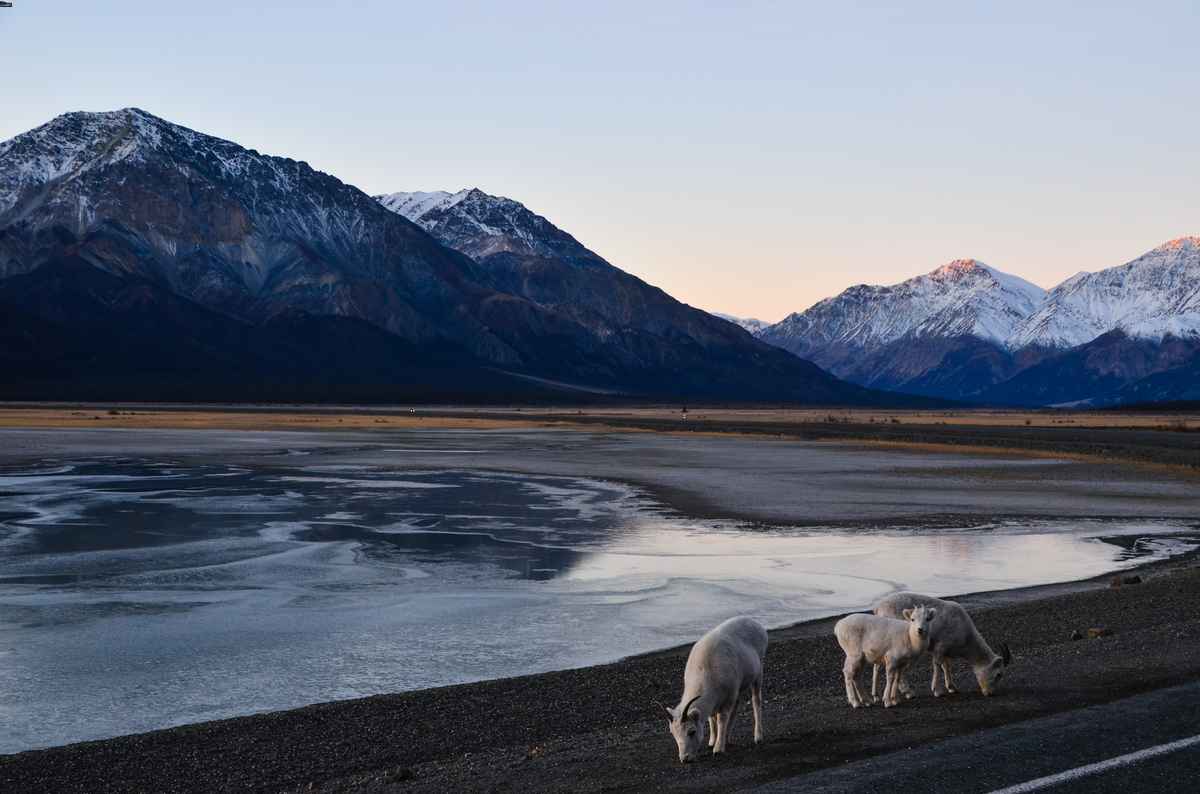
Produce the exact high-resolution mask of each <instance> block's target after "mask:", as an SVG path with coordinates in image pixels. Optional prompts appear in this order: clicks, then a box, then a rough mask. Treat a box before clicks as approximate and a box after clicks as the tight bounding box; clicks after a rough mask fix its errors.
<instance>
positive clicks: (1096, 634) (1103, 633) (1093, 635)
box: [1087, 626, 1113, 640]
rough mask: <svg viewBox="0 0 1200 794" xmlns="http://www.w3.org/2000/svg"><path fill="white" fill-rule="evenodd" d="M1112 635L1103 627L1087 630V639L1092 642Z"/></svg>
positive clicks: (1109, 630) (1110, 631)
mask: <svg viewBox="0 0 1200 794" xmlns="http://www.w3.org/2000/svg"><path fill="white" fill-rule="evenodd" d="M1112 633H1113V632H1112V629H1110V628H1105V627H1104V626H1093V627H1092V628H1090V629H1088V630H1087V634H1088V638H1089V639H1093V640H1095V639H1099V638H1100V637H1108V636H1111V635H1112Z"/></svg>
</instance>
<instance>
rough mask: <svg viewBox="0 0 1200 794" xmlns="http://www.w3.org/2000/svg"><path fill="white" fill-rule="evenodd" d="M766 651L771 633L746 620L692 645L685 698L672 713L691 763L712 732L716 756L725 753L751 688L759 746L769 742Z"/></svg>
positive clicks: (677, 737) (673, 727)
mask: <svg viewBox="0 0 1200 794" xmlns="http://www.w3.org/2000/svg"><path fill="white" fill-rule="evenodd" d="M766 652H767V630H766V629H764V628H763V627H762V625H761V624H759V623H758V621H755V620H752V619H751V618H746V617H738V618H730V619H729V620H727V621H725V622H724V623H722V624H721V625H719V626H717V627H716V628H715V629H713V630H712V631H710V632H708V633H707V634H705V635H704V636H703V637H701V638H700V641H699V642H697V643H696V644H695V645H693V646H692V652H691V653H690V654H688V660H687V666H686V667H685V668H684V671H683V696H682V697H681V698H680V699H679V705H677V706H676V707H675V708H667V709H666V711H667V714H669V715H670V718H671V720H670V729H671V735H672V736H674V737H675V743H676V745H678V747H679V760H680V761H682V762H685V763H686V762H688V761H692V760H694V759H695V758H696V757H697V756H699V754H700V747H701V744H702V743H703V742H704V740H705V733H706V731H707V733H708V746H709V747H711V748H713V752H714V753H723V752H725V747H726V744H727V743H728V741H729V733H730V731H732V730H733V721H734V718H735V717H737V710H738V705H739V704H740V702H741V698H742V696H743V695H744V694H745V693H746V691H747V690H749V692H750V698H751V703H752V704H753V707H754V743H755V744H758V743H759V742H761V741H762V740H763V707H762V677H763V656H764V655H766ZM664 708H666V707H664ZM685 709H686V713H684V711H685Z"/></svg>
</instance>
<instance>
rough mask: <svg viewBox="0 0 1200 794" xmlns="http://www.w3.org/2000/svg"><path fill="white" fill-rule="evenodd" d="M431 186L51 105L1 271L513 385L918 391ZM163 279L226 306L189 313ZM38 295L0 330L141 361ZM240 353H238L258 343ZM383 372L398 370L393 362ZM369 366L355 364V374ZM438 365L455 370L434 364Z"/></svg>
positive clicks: (738, 395)
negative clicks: (443, 356)
mask: <svg viewBox="0 0 1200 794" xmlns="http://www.w3.org/2000/svg"><path fill="white" fill-rule="evenodd" d="M430 199H436V200H433V201H432V203H433V204H438V203H439V201H440V203H441V205H442V206H438V207H434V206H430V207H425V208H424V209H423V211H422V213H421V217H420V220H421V221H422V224H421V225H418V224H416V223H413V222H411V221H410V220H408V219H407V218H405V217H403V215H401V214H398V213H396V212H393V211H391V210H389V209H388V208H387V207H385V206H383V205H382V204H381V203H380V202H379V201H376V200H375V199H373V198H371V197H370V196H368V195H367V194H365V193H364V192H362V191H361V190H359V189H358V188H356V187H354V186H353V185H349V184H346V183H344V182H342V181H341V180H339V179H337V178H336V177H334V176H331V175H329V174H324V173H322V172H319V171H316V170H314V169H312V168H311V167H310V166H308V165H307V164H306V163H304V162H302V161H296V160H291V159H289V158H280V157H272V156H269V155H264V154H260V153H258V152H256V151H254V150H251V149H247V148H245V147H242V146H239V145H238V144H236V143H234V142H232V141H225V140H222V139H220V138H216V137H213V136H209V135H205V134H204V133H200V132H196V131H194V130H189V129H187V128H185V127H181V126H179V125H176V124H173V123H171V122H169V121H166V120H164V119H160V118H158V117H156V116H153V115H152V114H149V113H147V112H146V111H143V110H139V109H136V108H131V109H124V110H119V111H111V112H105V113H70V114H64V115H62V116H59V117H56V118H55V119H52V120H51V121H49V122H47V123H46V124H44V125H41V126H40V127H38V128H36V129H34V130H31V131H29V132H27V133H23V134H22V135H18V136H16V137H15V138H13V139H11V140H9V141H6V142H4V143H2V144H0V283H5V282H11V281H12V279H15V278H19V277H22V276H28V275H33V274H36V273H37V272H38V271H39V269H40V268H43V267H51V268H53V267H57V265H56V264H55V263H60V262H63V261H70V262H72V263H73V264H72V267H75V268H78V267H79V266H81V265H80V263H86V266H88V267H92V268H95V269H96V270H97V271H98V272H101V273H104V274H106V275H108V276H111V277H112V278H115V279H117V280H118V281H120V282H121V283H124V284H138V285H141V286H139V287H138V288H137V290H134V292H136V293H137V294H139V295H140V296H141V299H142V300H143V301H144V302H145V303H144V305H143V309H144V311H143V312H142V313H141V314H138V313H134V314H129V313H123V312H119V311H110V310H109V309H106V308H104V306H106V305H108V304H103V302H102V304H101V305H97V304H90V303H86V301H85V303H84V304H81V305H89V306H93V309H94V310H95V311H96V312H100V313H102V314H104V316H106V317H108V318H109V320H110V321H111V322H113V323H118V324H119V323H125V322H142V321H143V320H142V319H138V318H143V319H144V318H145V317H151V316H155V317H165V316H166V315H165V314H163V313H164V312H166V313H169V312H171V311H174V310H178V311H181V312H183V315H186V316H189V317H192V318H193V320H194V322H195V323H196V324H197V328H200V327H206V328H211V329H212V333H214V334H216V335H218V336H220V337H221V338H233V337H236V336H237V334H243V335H248V336H247V338H250V337H253V338H255V339H259V338H260V337H262V336H263V334H265V333H266V332H265V331H262V330H261V329H265V328H268V327H269V326H271V324H272V323H276V321H277V318H306V319H305V320H304V322H303V323H293V324H292V325H291V326H288V327H296V328H299V327H300V326H301V325H303V326H304V327H307V328H317V327H320V328H329V329H334V327H335V326H336V329H341V330H331V331H330V333H332V334H334V335H335V336H337V335H339V334H341V335H342V336H344V337H345V338H346V339H348V340H349V339H354V338H357V339H361V340H362V342H361V343H362V344H363V345H364V346H366V347H374V348H376V349H379V350H392V351H393V352H391V353H387V355H389V356H401V357H403V356H408V355H409V353H407V352H403V351H410V352H411V351H413V350H416V351H420V350H430V351H433V350H443V349H452V350H455V351H458V352H456V353H455V355H456V356H459V357H461V359H462V360H463V361H469V362H475V363H473V364H470V365H469V366H476V365H478V367H483V368H487V367H490V368H494V369H496V370H497V371H502V372H506V373H509V374H511V375H513V376H515V377H516V378H517V380H513V379H512V378H509V379H508V380H506V381H505V384H509V385H511V384H513V383H523V384H533V386H531V387H530V388H531V389H534V390H535V391H536V392H537V393H543V392H545V391H546V390H547V389H548V388H551V389H552V388H553V386H552V385H553V384H560V385H563V388H568V387H569V388H574V389H578V388H584V389H592V390H594V391H595V392H596V393H611V392H617V393H620V394H624V395H628V396H630V397H636V396H639V395H641V396H651V395H652V396H654V397H655V398H668V399H671V400H675V399H680V398H683V399H688V398H690V399H693V400H694V399H702V398H705V397H708V398H712V399H743V400H763V399H766V400H772V401H775V400H783V401H794V402H803V403H814V402H820V403H842V402H855V403H864V404H869V403H879V402H892V403H897V402H898V403H904V404H911V400H908V398H905V397H893V396H889V395H883V394H878V393H872V392H869V391H867V390H865V389H862V388H861V387H858V386H855V385H853V384H846V383H843V382H841V381H839V380H837V379H836V378H834V377H833V376H831V375H829V374H828V373H826V372H824V371H823V370H821V369H820V368H818V367H816V366H815V365H813V364H811V363H809V362H806V361H802V360H800V359H796V358H794V357H792V356H790V355H787V354H785V353H783V352H782V351H779V350H777V349H776V348H773V347H771V346H768V345H766V344H765V343H762V342H759V341H757V340H755V339H754V338H753V337H751V336H750V335H749V334H747V333H745V332H744V331H742V330H740V329H738V328H735V327H734V326H732V325H730V324H729V323H725V322H723V321H720V320H716V319H715V318H712V317H711V316H709V315H708V314H707V313H704V312H701V311H699V310H696V309H692V308H691V307H687V306H685V305H684V304H681V303H679V302H678V301H675V300H674V299H673V298H671V297H670V296H668V295H667V294H666V293H664V292H662V291H661V290H658V289H657V288H655V287H652V286H650V285H648V284H645V282H642V281H641V280H640V279H637V278H636V277H634V276H632V275H630V274H627V273H624V272H623V271H620V270H619V269H617V268H615V267H613V266H612V265H610V264H608V263H607V262H605V261H604V260H603V259H602V258H600V257H599V256H597V255H596V254H594V253H593V252H591V251H589V250H587V249H586V248H584V247H583V246H582V245H580V244H579V243H578V241H576V240H575V239H574V238H573V237H571V236H570V235H569V234H567V233H566V232H564V231H562V230H560V229H558V228H557V227H555V226H554V225H553V224H552V223H550V221H548V220H547V219H545V218H543V217H542V216H540V215H536V214H534V213H532V212H529V211H528V210H527V209H526V208H525V207H524V206H523V205H521V204H520V203H519V202H515V201H513V200H511V199H503V198H499V197H492V196H488V195H487V194H484V193H483V192H482V191H478V190H474V189H472V190H468V191H464V192H462V195H459V196H458V197H457V199H456V200H455V201H453V202H446V201H444V200H442V199H444V197H441V196H437V197H433V196H426V197H425V200H426V203H429V200H430ZM439 213H440V214H439ZM423 226H425V227H428V230H427V229H426V228H423ZM498 230H499V231H498ZM439 237H440V238H441V239H439ZM450 243H455V244H450ZM460 249H461V250H460ZM73 272H77V273H82V272H84V271H79V270H78V269H76V270H75V271H73ZM50 273H51V272H50V271H47V273H46V274H43V275H44V276H46V278H45V279H44V280H43V281H37V280H35V282H29V283H30V284H33V283H36V284H37V288H38V289H39V290H42V291H43V292H42V293H39V294H43V295H49V294H51V293H52V292H54V291H57V293H58V295H59V296H60V298H61V299H62V300H63V301H64V302H66V301H74V300H80V298H79V296H78V295H76V294H75V293H73V292H72V290H73V289H74V287H73V286H72V284H71V283H70V279H64V278H50V277H49V274H50ZM10 286H11V285H10ZM14 289H15V287H14ZM106 289H108V290H109V291H110V292H119V290H116V288H115V287H113V288H111V289H110V288H107V287H106ZM177 298H178V299H182V300H184V301H187V302H188V303H187V305H189V306H195V307H199V308H200V309H203V310H204V312H210V313H212V315H215V316H221V317H225V318H227V320H228V322H229V323H233V324H234V325H228V324H227V323H225V321H220V322H218V321H217V320H216V319H214V316H210V315H209V314H204V313H203V312H199V311H192V310H190V309H189V310H187V311H184V310H183V309H181V308H179V307H181V306H182V305H184V304H179V303H178V302H177V301H176V299H177ZM12 300H14V301H17V302H18V303H19V301H20V299H19V298H12ZM89 300H90V299H89ZM152 304H154V305H152ZM35 305H36V306H38V307H39V308H38V311H39V312H41V314H40V315H39V316H37V317H34V316H31V315H30V314H29V312H22V313H21V314H20V316H21V317H22V318H24V319H23V320H21V322H23V323H25V325H26V327H24V328H22V327H17V326H10V327H9V328H8V329H7V331H6V332H11V333H12V334H13V335H14V337H13V338H17V339H24V340H26V341H25V342H22V344H28V343H29V342H28V340H30V339H36V337H37V335H38V334H44V335H50V336H54V337H56V338H58V339H59V340H60V341H62V344H61V345H59V349H61V350H64V351H66V350H68V349H70V350H90V351H92V352H91V353H89V354H88V355H91V356H93V357H95V356H100V358H103V359H104V360H108V361H111V362H113V366H114V367H115V368H117V369H121V371H133V369H136V367H135V364H136V363H137V362H134V361H126V360H123V359H119V357H118V358H113V355H111V351H96V350H95V349H94V348H93V347H92V346H91V345H90V344H89V342H88V339H87V338H86V337H87V335H88V333H90V332H94V331H96V330H97V329H94V328H89V326H88V325H87V322H86V318H84V317H76V318H73V319H72V318H62V317H58V318H55V317H53V316H52V315H53V314H54V312H55V309H54V301H53V300H49V299H47V300H40V301H39V302H37V303H36V304H35ZM155 305H156V306H157V308H155ZM172 307H173V308H172ZM15 316H16V314H14V317H15ZM181 316H182V315H181ZM331 318H341V319H343V320H346V321H350V322H362V323H365V324H367V325H368V326H370V327H372V328H374V329H377V330H378V331H379V332H382V333H385V334H388V335H391V336H392V337H395V340H396V341H395V342H394V343H393V342H390V341H389V342H385V341H383V340H381V339H378V338H376V337H374V336H371V333H373V332H370V333H369V332H367V331H366V330H365V329H360V330H355V331H354V332H353V333H350V332H348V331H347V332H345V333H343V331H345V329H348V328H349V326H346V325H345V324H339V323H335V322H333V320H332V319H331ZM14 322H15V321H14ZM238 324H240V325H238ZM243 326H244V327H243ZM276 327H277V328H278V327H280V326H276ZM239 328H240V329H242V330H236V329H239ZM246 328H249V329H251V330H245V329H246ZM39 329H40V330H39ZM253 329H259V330H253ZM110 330H116V329H110ZM176 331H177V333H176V336H175V337H174V338H176V339H177V340H178V341H179V343H180V344H181V345H183V346H184V348H186V350H187V351H188V353H187V355H193V356H199V357H203V356H204V355H206V354H205V353H204V349H205V348H204V346H203V345H202V344H201V345H198V346H197V345H195V344H193V341H195V339H193V337H196V336H197V335H198V336H202V334H201V333H200V331H199V330H197V331H195V333H192V332H189V331H187V329H184V328H178V329H176ZM360 331H361V333H360ZM173 333H174V332H173ZM306 333H307V332H306ZM266 336H267V337H269V338H270V339H273V340H275V341H274V342H273V344H283V341H282V340H281V339H280V338H279V337H278V336H272V335H270V334H266ZM310 336H311V334H310ZM112 338H113V339H118V338H119V339H124V338H125V337H122V336H120V334H117V335H116V336H113V337H112ZM348 343H349V342H348ZM122 344H123V343H122ZM264 344H265V343H264ZM397 345H402V346H403V348H401V347H397ZM135 347H137V346H135ZM141 347H143V348H144V349H146V350H149V351H152V352H150V353H147V355H151V356H157V355H165V353H164V352H163V350H162V348H146V347H145V346H141ZM222 349H224V350H225V351H226V353H227V354H232V350H233V349H234V348H229V347H226V348H222ZM322 349H323V348H322ZM155 351H156V352H155ZM181 354H182V353H181ZM246 355H247V356H248V357H249V358H247V359H246V360H245V361H240V362H239V363H238V365H237V366H239V367H241V366H243V365H246V366H249V365H250V364H252V359H253V355H258V354H253V355H252V351H249V350H248V351H247V353H246ZM263 355H264V356H266V357H265V358H263V359H262V360H269V361H272V362H274V363H272V364H271V366H272V367H274V366H277V365H278V366H282V364H281V363H280V362H277V361H275V360H274V359H273V358H271V356H269V355H266V354H263ZM292 355H302V351H301V350H300V349H295V350H293V352H292ZM322 355H324V353H323V354H322ZM414 355H415V354H414ZM260 358H261V356H260ZM348 358H349V359H351V360H353V361H355V362H356V366H358V367H366V368H369V367H370V366H371V365H370V362H369V361H366V360H363V359H361V358H359V357H355V356H353V355H351V356H348ZM198 360H199V359H198ZM409 360H410V361H412V362H417V361H418V360H417V359H412V358H411V356H410V359H409ZM30 363H31V362H29V361H25V362H24V365H29V364H30ZM146 364H147V366H150V367H153V366H156V365H157V364H156V363H155V362H146ZM413 365H414V366H416V363H414V364H413ZM206 366H207V365H206ZM464 366H467V365H465V364H464ZM131 368H133V369H131ZM285 369H286V368H285ZM205 371H206V372H210V373H211V372H213V371H215V370H213V369H212V368H211V367H209V368H208V369H206V370H205ZM247 371H248V370H247ZM298 371H304V370H303V369H302V368H301V370H298ZM380 371H385V372H389V373H391V375H389V377H392V378H393V379H395V378H397V377H399V376H400V372H399V371H398V370H395V369H394V368H389V366H382V367H381V368H380ZM59 375H60V376H61V377H62V378H64V379H65V380H64V382H63V383H60V384H59V385H58V387H56V388H68V387H69V385H70V384H69V373H67V372H66V371H65V370H64V371H62V372H60V373H59ZM285 375H286V373H284V374H281V375H280V377H281V378H282V377H284V376H285ZM360 376H361V377H360ZM370 377H371V376H370V373H369V372H359V371H355V372H353V373H347V378H349V379H351V380H353V379H360V380H361V379H362V378H367V379H370ZM438 377H446V378H451V379H452V376H451V375H450V374H449V373H448V372H446V371H443V372H441V374H439V375H438ZM397 382H399V381H397ZM433 385H434V386H436V384H433ZM333 386H336V384H331V388H332V387H333ZM417 386H419V384H417ZM48 388H49V387H48ZM397 388H398V389H400V388H401V387H400V386H397ZM414 388H415V386H414ZM505 388H507V386H505ZM433 390H434V391H436V388H435V389H433ZM332 391H336V389H332ZM425 391H429V389H426V390H425ZM331 393H332V392H331ZM398 393H399V392H398ZM514 393H516V392H514Z"/></svg>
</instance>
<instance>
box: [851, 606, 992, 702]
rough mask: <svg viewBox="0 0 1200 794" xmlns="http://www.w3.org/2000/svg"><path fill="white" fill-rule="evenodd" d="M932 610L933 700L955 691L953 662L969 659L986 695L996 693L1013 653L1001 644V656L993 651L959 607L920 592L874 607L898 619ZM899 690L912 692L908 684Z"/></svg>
mask: <svg viewBox="0 0 1200 794" xmlns="http://www.w3.org/2000/svg"><path fill="white" fill-rule="evenodd" d="M921 606H923V607H929V608H933V609H935V610H937V613H938V616H939V617H938V619H937V621H935V623H934V624H933V626H932V627H931V631H930V641H929V653H930V655H931V656H932V657H933V680H932V682H931V683H930V688H931V689H932V690H933V695H934V697H940V696H941V695H943V694H944V693H946V692H956V691H957V690H956V689H955V688H954V679H953V678H952V677H951V675H950V660H951V659H966V660H967V661H968V662H970V663H971V666H972V667H973V668H974V670H975V679H976V680H977V681H978V682H979V689H980V691H982V692H983V694H984V695H989V696H990V695H991V694H993V693H994V692H995V691H996V687H997V684H998V683H999V681H1000V679H1001V678H1003V677H1004V669H1005V668H1006V667H1008V665H1009V664H1011V663H1012V651H1010V650H1009V649H1008V645H1007V644H1001V646H1000V653H999V654H997V653H995V652H993V651H992V649H991V647H990V646H988V644H987V642H986V641H985V640H984V639H983V636H982V635H981V634H980V633H979V630H978V629H976V628H975V621H973V620H971V616H970V615H969V614H967V610H965V609H963V608H962V606H961V605H960V604H958V603H957V602H955V601H946V600H943V599H941V598H934V597H932V596H926V595H921V594H919V593H894V594H892V595H890V596H888V597H887V598H884V599H883V600H882V601H880V602H879V603H878V604H876V605H875V614H876V615H881V616H884V617H896V616H898V615H900V614H902V613H903V612H904V611H906V610H909V609H913V608H915V607H921ZM939 672H940V673H941V676H942V679H943V682H944V689H943V687H941V686H939V683H938V673H939ZM878 674H879V667H878V666H876V668H875V670H874V675H873V677H872V681H871V696H872V697H874V696H875V680H874V679H875V678H877V677H878ZM900 687H901V689H902V691H904V692H905V694H906V695H908V696H909V697H911V693H910V690H909V687H908V683H907V682H906V681H901V682H900Z"/></svg>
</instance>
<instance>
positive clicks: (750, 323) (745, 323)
mask: <svg viewBox="0 0 1200 794" xmlns="http://www.w3.org/2000/svg"><path fill="white" fill-rule="evenodd" d="M712 314H713V316H714V317H720V318H721V319H722V320H728V321H729V322H731V323H733V324H734V325H740V326H741V327H742V328H745V329H746V330H747V331H749V332H750V333H752V334H757V333H758V332H759V331H761V330H763V329H764V328H766V327H767V326H769V325H771V323H769V322H766V321H765V320H756V319H754V318H753V317H735V316H733V315H732V314H722V313H721V312H713V313H712Z"/></svg>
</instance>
